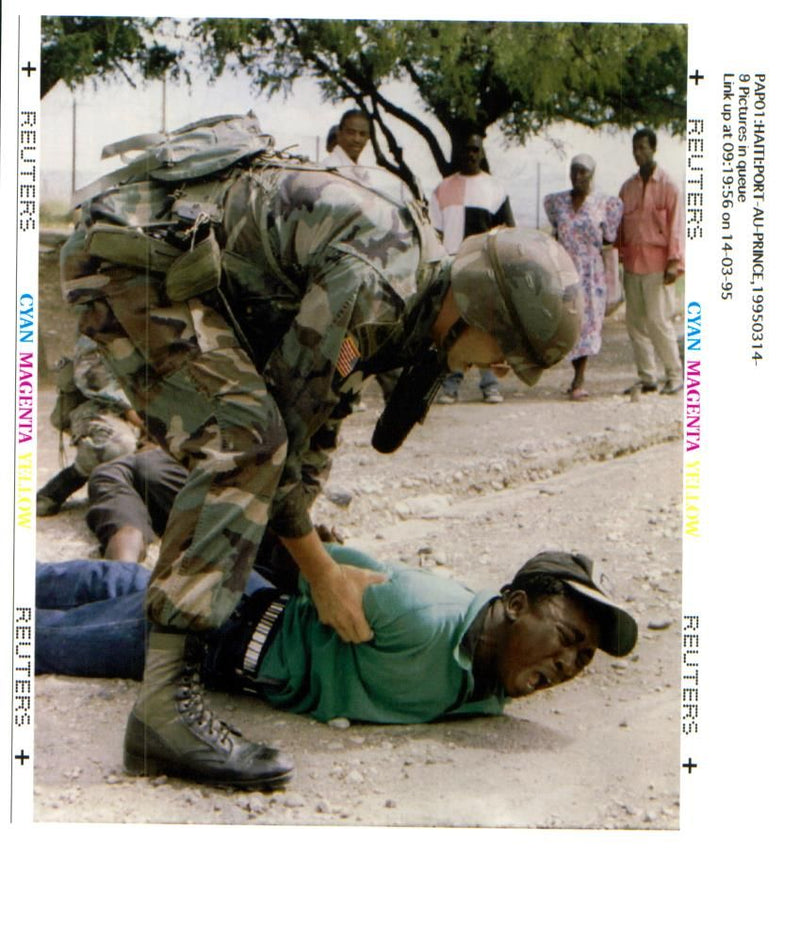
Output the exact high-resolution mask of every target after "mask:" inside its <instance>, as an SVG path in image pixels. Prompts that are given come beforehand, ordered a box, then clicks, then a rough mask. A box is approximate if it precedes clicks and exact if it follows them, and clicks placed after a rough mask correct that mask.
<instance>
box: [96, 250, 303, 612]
mask: <svg viewBox="0 0 800 942" xmlns="http://www.w3.org/2000/svg"><path fill="white" fill-rule="evenodd" d="M105 277H106V279H107V281H106V283H105V284H104V286H103V292H102V295H101V296H99V297H97V298H96V299H95V300H92V301H89V302H88V303H86V302H84V303H83V304H82V305H81V308H82V313H81V330H82V331H83V332H84V333H87V334H88V335H89V336H90V337H92V339H94V340H95V341H96V342H97V343H98V345H99V346H100V347H101V349H103V351H104V353H105V355H106V357H107V359H108V362H109V364H110V366H111V367H112V369H113V370H114V373H115V374H116V375H117V376H118V378H119V380H120V382H121V383H122V384H123V386H124V388H125V391H126V393H127V394H128V396H129V398H130V400H131V402H132V404H133V406H134V408H135V409H136V410H137V411H138V412H139V413H140V414H141V415H142V416H143V417H144V418H145V421H146V424H147V428H148V431H149V432H150V433H151V434H152V435H153V436H154V437H155V438H156V439H157V440H158V441H159V442H160V443H161V444H162V446H163V447H164V448H165V449H166V450H167V451H168V452H169V454H171V455H172V456H173V457H174V458H176V459H177V460H178V461H180V462H181V463H182V464H183V465H184V466H185V467H186V468H187V470H188V471H189V475H188V478H187V480H186V483H185V485H184V486H183V488H182V489H181V490H180V492H179V493H178V495H177V497H176V499H175V503H174V505H173V508H172V511H171V513H170V516H169V519H168V521H167V526H166V529H165V531H164V535H163V538H162V541H161V549H160V554H159V557H158V561H157V563H156V566H155V568H154V570H153V575H152V577H151V580H150V584H149V588H148V595H147V617H148V619H149V620H150V621H151V622H152V623H153V624H155V625H157V626H161V627H163V628H169V629H173V630H183V631H185V630H192V631H195V630H204V629H208V628H215V627H218V626H219V625H221V624H222V623H223V622H224V621H225V619H226V618H227V617H228V616H229V615H230V613H231V612H232V611H233V609H234V608H235V607H236V605H237V603H238V601H239V599H240V597H241V595H242V592H243V591H244V587H245V584H246V582H247V577H248V575H249V574H250V571H251V569H252V566H253V562H254V560H255V557H256V552H257V550H258V547H259V544H260V542H261V539H262V537H263V534H264V531H265V529H266V525H267V521H268V519H269V511H270V504H271V500H272V496H273V495H274V493H275V491H276V489H277V486H278V482H279V480H280V477H281V471H282V468H283V464H284V462H285V458H286V430H285V427H284V424H283V420H282V418H281V415H280V412H279V410H278V407H277V405H276V404H275V401H274V399H273V398H272V396H270V395H269V393H268V392H267V389H266V386H265V383H264V379H263V378H262V376H261V375H260V374H259V373H258V371H257V369H256V367H255V366H254V365H253V363H252V361H251V360H250V358H249V357H248V356H247V354H246V353H245V352H244V350H243V349H242V348H241V347H240V346H239V344H238V342H237V341H236V338H235V336H234V334H233V331H232V330H231V329H230V328H229V326H228V325H227V324H226V323H225V321H224V319H223V318H222V317H221V316H220V315H219V314H218V313H217V312H216V311H214V310H213V309H211V308H209V307H208V306H206V305H203V304H202V303H201V302H200V301H198V300H196V299H192V300H189V301H187V302H182V303H180V304H172V305H169V306H164V305H163V304H159V298H158V290H157V285H153V284H152V283H151V280H150V279H149V278H148V277H147V275H146V274H145V273H141V272H137V271H134V270H131V269H123V268H119V269H116V270H109V269H106V271H105Z"/></svg>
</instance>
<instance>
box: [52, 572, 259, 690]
mask: <svg viewBox="0 0 800 942" xmlns="http://www.w3.org/2000/svg"><path fill="white" fill-rule="evenodd" d="M149 579H150V572H149V570H147V569H145V568H144V566H139V565H138V564H137V563H122V562H117V561H114V560H106V559H76V560H70V561H68V562H61V563H37V564H36V635H35V650H36V673H37V674H72V675H75V676H78V677H129V678H133V679H136V680H138V679H139V678H141V676H142V672H143V670H144V659H145V651H146V649H147V632H148V629H149V625H148V623H147V619H146V618H145V615H144V601H145V593H146V590H147V583H148V581H149ZM264 590H267V591H269V592H270V594H272V595H274V592H275V590H274V588H273V587H272V585H271V584H270V583H269V582H267V580H266V579H263V578H262V577H261V576H259V575H258V574H256V573H253V574H252V575H251V576H250V578H249V580H248V582H247V587H246V589H245V594H244V596H243V600H242V603H241V604H240V605H239V606H238V607H237V609H236V611H235V612H234V613H233V615H231V617H230V618H229V619H228V621H226V622H225V624H224V625H223V626H222V627H221V628H217V629H214V630H212V631H207V632H205V633H204V640H205V641H206V642H207V643H208V644H207V654H206V657H205V659H204V665H203V667H204V670H203V673H204V674H206V675H214V676H216V675H218V674H220V675H221V674H222V673H225V674H226V675H227V673H228V672H229V671H228V668H229V667H230V664H232V663H233V660H234V659H235V658H234V655H235V654H236V653H237V651H238V645H237V642H238V641H240V640H241V631H242V630H245V628H246V625H245V624H244V617H243V613H244V612H245V611H246V610H247V607H248V606H249V605H250V604H251V602H252V600H253V598H254V596H256V594H260V593H261V592H262V591H264ZM217 680H220V678H219V677H218V678H217ZM218 685H219V686H222V685H223V684H222V683H219V684H218Z"/></svg>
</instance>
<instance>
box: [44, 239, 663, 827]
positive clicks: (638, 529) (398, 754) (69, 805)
mask: <svg viewBox="0 0 800 942" xmlns="http://www.w3.org/2000/svg"><path fill="white" fill-rule="evenodd" d="M53 269H54V258H53V257H52V256H48V255H45V256H43V264H42V274H43V287H44V282H46V281H47V279H48V278H52V277H53ZM51 284H52V281H51ZM62 317H63V315H62ZM42 318H43V324H42V329H43V338H44V345H45V346H44V350H43V353H44V355H45V358H46V362H47V363H49V364H50V365H52V363H53V362H54V360H55V359H57V356H58V355H60V353H63V352H66V350H67V349H68V347H69V338H70V330H71V325H69V324H65V323H64V322H63V320H62V319H59V315H58V307H57V303H56V301H55V293H53V294H52V297H51V299H50V300H49V301H48V298H47V296H46V292H44V293H43V298H42ZM570 378H571V368H570V367H569V365H568V364H561V365H559V366H557V367H555V368H554V369H552V370H550V371H549V372H548V373H546V374H545V376H544V377H543V379H542V380H541V381H540V383H539V385H538V386H537V387H535V388H534V389H532V390H528V389H526V388H525V387H523V386H522V385H521V384H519V383H518V382H517V381H516V380H513V379H512V380H506V381H504V387H503V388H504V393H505V396H506V398H505V402H504V403H502V404H500V405H492V406H489V405H484V404H483V403H482V402H481V401H480V398H479V395H480V394H479V391H478V388H477V375H470V376H468V378H467V380H466V382H465V384H464V387H463V389H462V399H461V401H460V402H459V403H458V404H457V405H454V406H435V407H434V408H433V409H432V411H431V413H430V415H429V417H428V419H427V421H426V423H425V424H424V425H423V426H422V427H418V428H417V429H415V430H414V432H412V434H411V436H410V437H409V439H408V440H407V442H406V443H405V445H404V446H403V447H402V448H401V449H400V450H399V451H398V452H397V453H396V454H394V455H392V456H388V457H387V456H381V455H379V454H377V453H376V452H375V451H373V450H372V448H371V447H370V441H369V440H370V435H371V431H372V427H373V426H374V423H375V420H376V418H377V416H378V414H379V411H380V404H381V402H380V397H379V392H378V389H377V387H376V386H370V387H368V388H367V390H366V392H365V395H364V402H365V405H366V410H365V411H364V412H361V413H357V414H355V415H353V416H352V417H351V418H350V419H349V420H348V421H347V422H346V423H345V428H344V434H343V442H342V445H341V447H340V449H339V452H338V454H337V458H336V461H335V464H334V471H333V474H332V476H331V480H330V483H329V487H328V489H327V494H328V495H329V496H327V497H323V498H321V499H320V500H319V501H318V503H317V505H316V509H315V516H316V518H317V520H318V521H320V522H325V523H328V524H334V525H336V527H337V528H338V529H339V530H340V531H341V532H342V533H343V534H344V536H345V538H346V540H347V542H348V543H351V544H353V545H357V546H359V547H361V548H364V549H366V550H368V551H369V552H371V553H373V554H374V555H377V556H379V557H382V558H386V559H395V560H398V559H399V560H402V561H405V562H406V563H408V564H410V565H415V566H416V565H421V566H430V567H433V568H435V569H436V570H437V571H438V572H440V573H441V574H442V575H444V576H450V577H453V578H457V579H459V580H461V581H464V582H467V583H468V584H470V585H472V586H474V587H476V588H478V587H486V586H490V587H498V586H500V585H501V584H502V583H503V582H505V581H507V579H508V578H509V577H510V576H511V575H512V574H513V573H514V571H515V570H516V569H517V568H518V567H519V566H520V565H521V564H522V563H523V562H524V561H525V560H526V559H527V558H529V557H530V556H531V555H533V554H534V553H535V552H537V551H538V550H540V549H543V548H546V547H549V548H562V549H573V550H580V551H582V552H585V553H587V554H589V555H591V556H593V557H594V558H595V559H597V560H599V561H600V562H601V563H602V565H603V567H604V568H605V569H606V570H607V572H608V573H609V575H610V576H611V579H612V582H613V584H614V586H615V590H616V595H617V596H618V598H620V599H622V600H626V601H627V603H628V604H629V606H630V609H631V611H632V612H633V614H634V615H635V616H636V617H637V618H638V620H639V626H640V635H639V638H640V640H639V643H638V645H637V647H636V649H635V650H634V652H633V653H632V654H631V655H630V656H629V657H627V658H623V659H613V658H610V657H608V656H606V655H604V654H602V653H601V652H598V654H597V655H596V657H595V659H594V661H593V662H592V664H591V665H590V666H589V668H587V670H586V671H585V672H584V673H583V674H582V675H581V676H580V677H579V678H577V679H576V680H574V681H572V682H570V683H568V684H565V685H562V686H561V687H557V688H554V689H553V690H549V691H542V692H540V693H537V694H535V695H533V696H531V697H529V698H527V699H523V700H518V701H515V702H513V703H512V704H510V706H509V707H508V709H507V711H506V715H505V716H503V717H499V718H498V717H495V718H479V719H469V720H461V721H453V722H446V723H434V724H428V725H421V726H392V727H382V726H371V725H359V724H346V723H337V724H335V725H330V724H328V725H325V724H321V723H318V722H316V721H314V720H312V719H310V718H308V717H303V716H293V715H289V714H283V713H279V712H277V711H274V710H272V709H271V708H269V707H267V706H265V705H264V704H262V703H261V702H259V701H257V700H255V699H253V698H248V697H233V696H227V695H215V696H214V697H213V701H214V703H215V705H216V706H217V707H218V708H219V710H220V712H221V713H222V714H223V715H224V716H225V717H226V718H228V719H230V720H231V721H233V723H234V724H235V725H237V726H238V727H239V728H241V729H242V730H243V731H244V732H245V733H246V734H247V735H249V736H252V737H256V738H263V739H265V740H267V741H269V742H272V743H275V744H277V745H279V746H281V747H282V748H283V749H285V750H286V751H288V752H289V753H291V755H292V756H293V757H294V759H295V763H296V773H295V777H294V779H293V781H292V782H291V783H290V784H289V785H288V786H287V788H286V789H285V790H283V791H278V792H274V793H259V792H247V793H246V792H237V791H233V790H220V789H213V788H206V787H201V786H197V785H193V784H190V783H186V782H181V781H179V780H177V779H167V778H159V779H145V778H132V777H129V776H127V775H126V774H125V772H124V770H123V767H122V755H121V753H122V733H123V730H124V725H125V720H126V716H127V713H128V710H129V709H130V706H131V705H132V703H133V700H134V698H135V693H136V684H135V683H133V682H129V681H122V680H84V679H78V678H69V677H56V676H45V677H39V678H37V684H36V768H35V793H34V794H35V798H34V801H35V815H36V818H37V820H39V821H69V822H176V823H178V822H181V823H226V824H281V825H287V824H292V825H406V826H433V825H435V826H466V827H472V826H497V827H537V828H558V827H569V828H626V829H639V828H642V829H674V828H676V827H677V826H678V822H679V771H680V758H679V718H680V702H679V697H680V686H679V673H680V672H679V654H680V592H681V444H680V435H681V400H680V397H677V398H676V397H667V396H659V395H648V396H644V397H641V398H640V399H639V400H637V401H632V400H631V399H630V398H629V397H627V396H624V395H622V394H621V392H620V391H621V390H622V389H623V388H624V387H625V386H626V385H628V384H629V382H630V381H631V380H632V378H633V370H632V366H631V358H630V350H629V346H628V340H627V336H626V334H625V330H624V324H623V321H622V319H621V316H620V315H619V314H617V315H614V316H613V317H612V318H610V319H608V320H607V322H606V331H605V337H604V347H603V351H602V353H601V354H600V356H599V357H597V358H594V359H592V360H591V361H590V364H589V371H588V376H587V380H588V386H589V388H590V389H591V392H592V396H591V398H590V399H588V400H587V401H585V402H581V403H573V402H570V401H569V400H568V399H567V398H566V397H565V395H564V390H565V388H566V386H567V385H568V383H569V380H570ZM53 399H54V392H53V389H52V386H51V385H50V383H49V377H48V375H46V374H45V375H44V376H43V377H42V385H41V402H40V412H39V415H40V450H39V481H40V484H41V483H43V482H44V481H45V480H46V479H47V478H48V477H49V476H50V475H51V474H53V473H54V472H55V471H56V470H58V467H59V456H58V444H57V436H56V433H55V432H54V431H53V430H52V428H50V427H49V425H48V423H47V416H48V414H49V411H50V408H51V407H52V402H53ZM342 491H346V492H347V493H348V494H349V495H350V496H351V498H352V499H351V500H350V502H349V504H348V505H347V506H346V507H343V506H341V503H342V501H341V493H340V492H342ZM331 498H333V499H331ZM337 501H338V502H337ZM85 509H86V503H85V493H84V492H79V493H78V494H77V495H76V496H75V498H73V499H72V500H71V501H70V502H69V504H68V505H67V507H66V509H65V511H64V512H62V513H61V514H60V515H58V516H57V517H52V518H46V519H43V520H40V521H39V527H38V549H37V555H38V558H40V559H42V560H55V559H67V558H73V557H78V556H87V555H92V554H94V553H95V552H96V551H95V548H94V546H93V542H92V539H91V535H90V533H89V531H88V529H87V528H86V525H85V523H84V520H83V516H84V512H85ZM154 554H155V548H151V552H150V555H149V557H148V558H149V560H150V561H151V562H152V560H153V558H154Z"/></svg>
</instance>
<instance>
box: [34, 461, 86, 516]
mask: <svg viewBox="0 0 800 942" xmlns="http://www.w3.org/2000/svg"><path fill="white" fill-rule="evenodd" d="M86 480H87V478H86V476H85V475H83V474H81V473H80V471H78V469H77V468H76V467H75V465H74V464H71V465H69V466H68V467H66V468H62V470H61V471H59V472H58V474H56V475H55V476H54V477H52V478H50V480H49V481H48V482H47V484H45V486H44V487H42V488H40V489H39V490H38V491H37V492H36V516H37V517H52V516H53V514H57V513H58V512H59V510H60V509H61V505H62V504H63V503H64V501H65V500H66V499H67V498H68V497H71V496H72V495H73V494H74V493H75V491H77V490H78V489H79V488H81V487H83V485H84V484H85V483H86Z"/></svg>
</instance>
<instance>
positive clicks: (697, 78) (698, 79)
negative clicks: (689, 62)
mask: <svg viewBox="0 0 800 942" xmlns="http://www.w3.org/2000/svg"><path fill="white" fill-rule="evenodd" d="M689 78H690V79H691V80H692V81H693V82H694V87H695V88H697V86H698V84H699V83H700V82H701V81H702V80H703V79H704V78H705V75H701V74H700V72H699V71H698V70H697V69H695V70H694V75H690V76H689Z"/></svg>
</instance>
